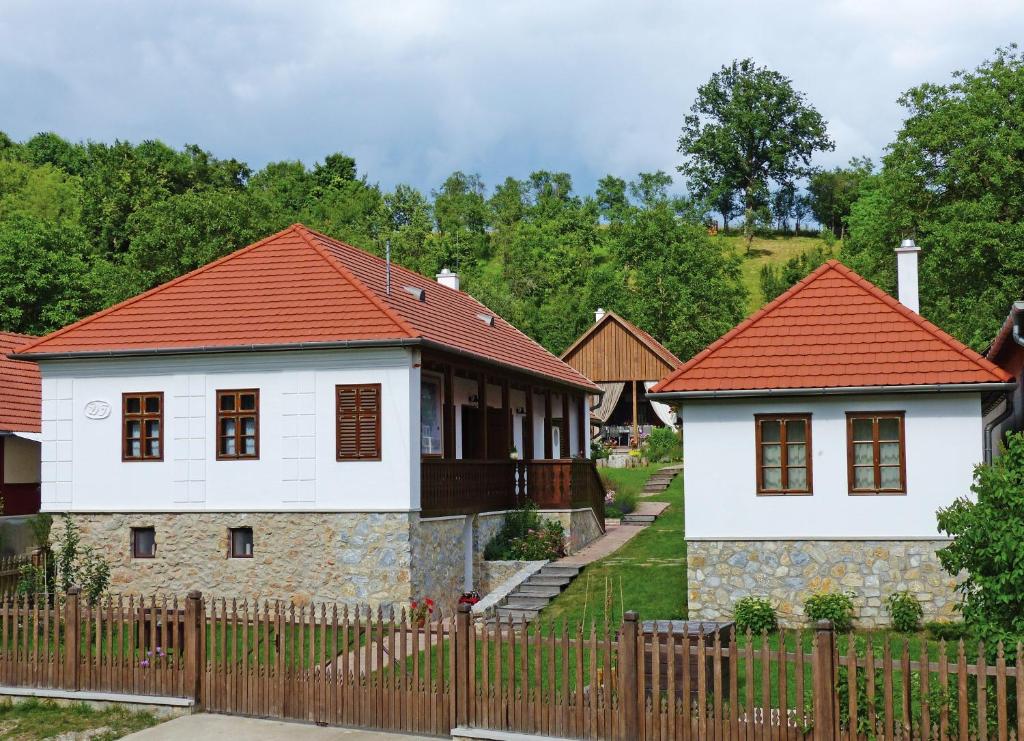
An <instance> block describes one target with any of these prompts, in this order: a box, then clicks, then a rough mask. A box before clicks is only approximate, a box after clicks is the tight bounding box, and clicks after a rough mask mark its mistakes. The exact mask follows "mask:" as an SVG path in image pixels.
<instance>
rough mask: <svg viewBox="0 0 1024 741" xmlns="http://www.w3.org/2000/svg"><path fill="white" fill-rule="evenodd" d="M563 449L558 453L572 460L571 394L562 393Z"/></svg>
mask: <svg viewBox="0 0 1024 741" xmlns="http://www.w3.org/2000/svg"><path fill="white" fill-rule="evenodd" d="M562 433H563V435H562V437H564V438H565V439H564V440H563V441H562V448H561V450H559V451H558V453H559V457H561V458H572V447H571V446H570V445H569V394H568V392H566V391H564V390H563V391H562Z"/></svg>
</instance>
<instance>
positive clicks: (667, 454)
mask: <svg viewBox="0 0 1024 741" xmlns="http://www.w3.org/2000/svg"><path fill="white" fill-rule="evenodd" d="M679 449H680V441H679V435H678V434H677V433H676V431H675V430H673V429H671V428H668V427H655V428H654V429H653V430H651V434H650V435H648V436H647V457H648V459H649V460H650V461H651V463H659V462H661V461H665V460H673V459H675V458H678V457H679Z"/></svg>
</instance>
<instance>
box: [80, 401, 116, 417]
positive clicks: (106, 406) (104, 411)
mask: <svg viewBox="0 0 1024 741" xmlns="http://www.w3.org/2000/svg"><path fill="white" fill-rule="evenodd" d="M85 416H86V418H88V419H106V418H107V417H109V416H110V402H108V401H102V400H100V399H97V400H95V401H90V402H89V403H88V404H86V405H85Z"/></svg>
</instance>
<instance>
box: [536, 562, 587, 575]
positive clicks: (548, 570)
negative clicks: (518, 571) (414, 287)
mask: <svg viewBox="0 0 1024 741" xmlns="http://www.w3.org/2000/svg"><path fill="white" fill-rule="evenodd" d="M537 573H538V574H539V575H540V576H568V577H569V578H572V577H574V576H579V573H580V567H579V566H559V565H558V564H549V565H547V566H545V567H543V568H542V569H541V570H540V571H539V572H537Z"/></svg>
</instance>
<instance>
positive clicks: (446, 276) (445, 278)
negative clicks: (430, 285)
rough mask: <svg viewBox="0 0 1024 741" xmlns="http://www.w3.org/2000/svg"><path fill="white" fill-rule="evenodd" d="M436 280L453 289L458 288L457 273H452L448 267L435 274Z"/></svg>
mask: <svg viewBox="0 0 1024 741" xmlns="http://www.w3.org/2000/svg"><path fill="white" fill-rule="evenodd" d="M437 282H438V283H440V284H441V285H442V286H446V287H448V288H451V289H452V290H453V291H457V290H459V274H458V273H453V272H452V271H451V270H449V269H448V268H444V269H443V270H441V272H440V273H438V274H437Z"/></svg>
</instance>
